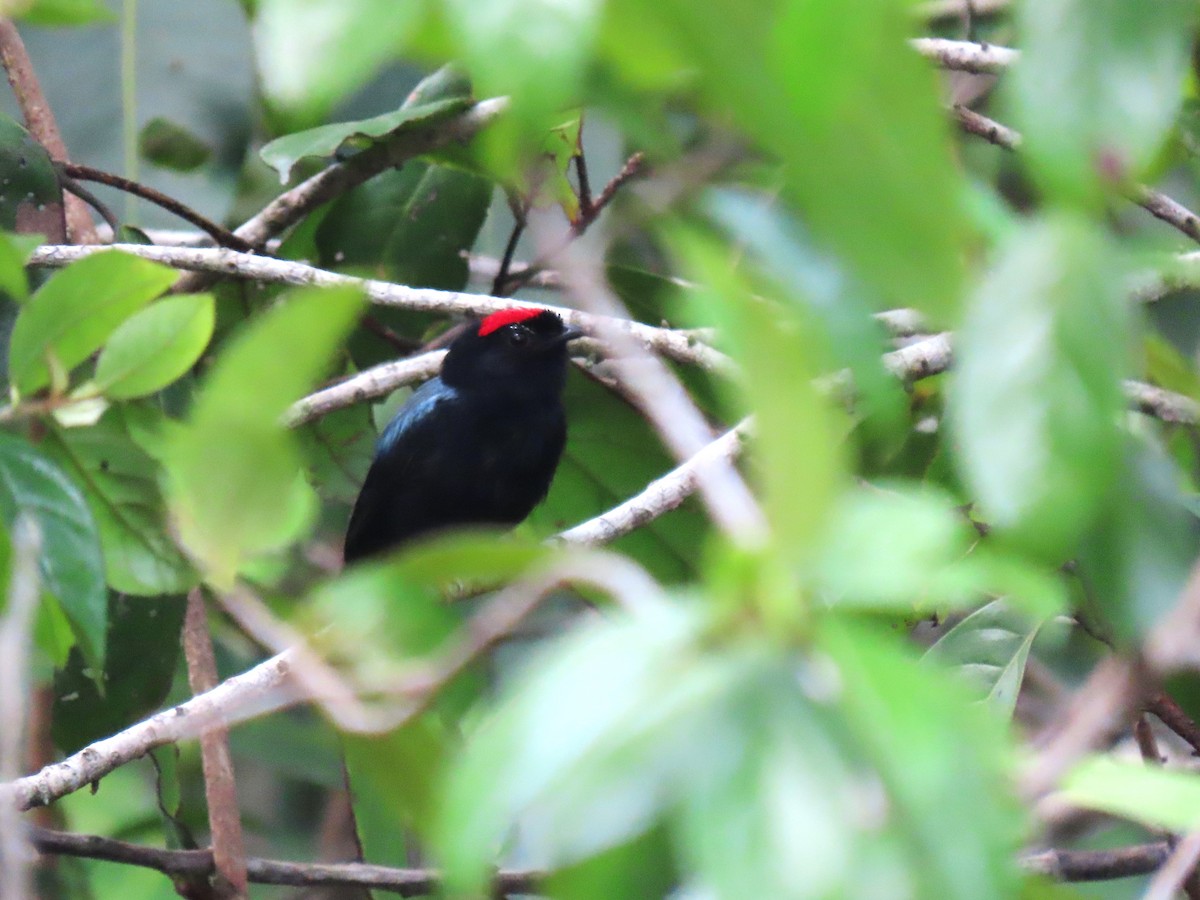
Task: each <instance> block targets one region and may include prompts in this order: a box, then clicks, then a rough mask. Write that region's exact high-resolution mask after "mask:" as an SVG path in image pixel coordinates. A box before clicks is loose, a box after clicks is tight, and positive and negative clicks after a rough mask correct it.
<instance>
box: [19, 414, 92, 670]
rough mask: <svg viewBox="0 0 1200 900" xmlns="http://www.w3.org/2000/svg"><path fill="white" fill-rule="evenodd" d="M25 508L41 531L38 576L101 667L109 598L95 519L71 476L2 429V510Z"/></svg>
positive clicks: (88, 654)
mask: <svg viewBox="0 0 1200 900" xmlns="http://www.w3.org/2000/svg"><path fill="white" fill-rule="evenodd" d="M22 513H24V514H25V515H28V516H30V517H32V518H33V519H35V520H36V521H37V523H38V526H39V527H40V528H41V532H42V561H41V570H42V578H43V579H45V587H46V589H47V590H49V591H50V592H51V593H52V594H54V596H55V597H56V598H58V602H59V604H60V605H61V607H62V610H63V612H65V613H66V615H67V619H68V620H70V622H71V629H72V630H73V631H74V632H75V638H76V640H77V641H78V642H79V649H80V651H81V652H82V653H83V658H84V659H85V660H86V661H87V663H88V665H89V666H90V667H91V668H92V670H93V671H96V672H99V671H100V670H102V669H103V667H104V639H105V632H106V628H107V619H108V600H107V595H106V592H105V589H104V561H103V559H102V558H101V555H100V542H99V540H98V537H97V534H96V523H95V521H94V520H93V519H92V514H91V511H90V510H89V509H88V506H87V503H86V502H85V501H84V499H83V495H82V494H80V492H79V488H77V487H76V486H75V485H74V484H73V483H72V482H71V480H70V479H68V478H67V477H66V476H65V475H64V474H63V473H62V471H60V470H59V468H58V467H57V466H55V465H54V464H53V463H52V462H51V461H50V460H49V459H47V458H46V457H45V456H44V455H42V454H41V453H40V452H38V451H37V450H35V449H34V448H33V447H32V446H30V445H29V444H28V443H27V442H26V441H24V440H22V439H21V438H19V437H16V436H15V435H12V434H7V433H4V432H0V516H2V517H3V519H4V524H5V525H6V526H7V527H8V528H9V529H11V528H12V526H13V523H14V522H15V521H16V519H17V516H19V515H21V514H22Z"/></svg>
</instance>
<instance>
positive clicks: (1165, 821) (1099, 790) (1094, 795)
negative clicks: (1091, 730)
mask: <svg viewBox="0 0 1200 900" xmlns="http://www.w3.org/2000/svg"><path fill="white" fill-rule="evenodd" d="M1060 796H1061V797H1062V798H1063V799H1064V800H1066V801H1067V802H1069V803H1070V804H1071V805H1073V806H1082V807H1084V808H1085V809H1098V810H1101V811H1103V812H1107V813H1111V814H1113V815H1115V816H1121V817H1123V818H1126V819H1132V820H1133V821H1135V822H1142V823H1143V824H1145V825H1148V826H1150V827H1151V828H1164V829H1167V830H1168V831H1175V832H1184V833H1187V832H1191V831H1195V830H1196V828H1197V827H1198V826H1200V777H1197V776H1196V773H1194V772H1180V771H1177V770H1174V769H1164V768H1162V767H1161V766H1147V765H1143V764H1142V763H1132V762H1122V761H1120V760H1116V759H1113V758H1112V757H1109V756H1092V757H1089V758H1088V759H1085V760H1084V761H1083V762H1081V763H1080V764H1079V765H1078V766H1076V767H1075V768H1074V769H1073V770H1072V771H1071V772H1070V774H1068V775H1067V777H1066V779H1065V780H1064V782H1063V787H1062V791H1061V792H1060Z"/></svg>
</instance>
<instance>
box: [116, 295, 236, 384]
mask: <svg viewBox="0 0 1200 900" xmlns="http://www.w3.org/2000/svg"><path fill="white" fill-rule="evenodd" d="M214 322H215V313H214V308H213V297H212V295H211V294H181V295H179V296H175V297H166V298H164V299H162V300H160V301H158V302H157V303H155V304H153V305H152V306H150V307H149V308H147V309H144V310H142V311H141V312H139V313H136V314H135V315H133V316H131V317H130V318H129V319H127V320H126V321H125V322H124V323H122V324H121V325H120V327H118V328H117V330H116V331H114V332H113V333H112V337H111V338H109V340H108V344H107V345H106V346H105V348H104V352H102V353H101V354H100V359H99V360H97V362H96V382H97V384H98V386H99V388H100V389H101V390H102V391H103V392H104V393H105V395H106V396H108V397H110V398H112V399H116V400H122V399H129V398H132V397H141V396H144V395H146V394H153V393H154V392H155V391H159V390H162V389H163V388H164V387H166V386H167V385H168V384H170V383H171V382H172V381H174V380H175V379H176V378H178V377H180V376H181V375H183V374H184V373H185V372H187V371H188V370H189V369H190V368H191V367H192V366H193V365H194V364H195V363H196V360H198V359H199V358H200V354H202V353H203V352H204V350H205V348H206V347H207V346H208V341H209V338H211V337H212V332H213V324H214Z"/></svg>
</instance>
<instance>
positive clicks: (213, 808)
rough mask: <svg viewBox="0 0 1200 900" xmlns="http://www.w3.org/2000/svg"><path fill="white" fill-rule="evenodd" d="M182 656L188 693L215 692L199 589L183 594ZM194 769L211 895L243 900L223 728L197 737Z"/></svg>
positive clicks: (242, 849) (233, 788) (238, 831)
mask: <svg viewBox="0 0 1200 900" xmlns="http://www.w3.org/2000/svg"><path fill="white" fill-rule="evenodd" d="M183 654H184V657H185V660H186V662H187V673H188V686H189V687H191V689H192V693H193V694H196V695H199V694H203V693H206V692H208V691H211V690H212V689H213V688H215V687H216V686H217V684H218V682H219V679H218V677H217V660H216V657H215V656H214V655H213V645H212V637H211V635H210V634H209V632H208V613H207V610H206V609H205V606H204V594H203V593H202V592H201V590H200V588H192V590H191V591H189V592H188V598H187V613H186V615H185V617H184V620H183ZM200 764H201V768H202V770H203V773H204V799H205V802H206V803H207V805H208V824H209V833H210V834H211V835H212V852H213V862H214V864H215V866H216V870H217V871H216V875H217V878H216V884H215V888H216V891H217V895H218V896H220V897H244V896H245V894H246V844H245V841H244V840H243V838H242V819H241V816H240V815H239V813H238V799H237V782H236V780H235V779H234V774H233V759H232V758H231V757H230V755H229V731H228V730H227V729H226V728H224V727H222V726H220V725H214V726H213V727H211V728H208V729H206V730H205V731H202V732H201V733H200Z"/></svg>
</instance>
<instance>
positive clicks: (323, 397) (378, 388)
mask: <svg viewBox="0 0 1200 900" xmlns="http://www.w3.org/2000/svg"><path fill="white" fill-rule="evenodd" d="M445 356H446V351H445V350H434V351H431V352H429V353H422V354H421V355H420V356H411V357H409V358H408V359H400V360H396V361H394V362H387V363H382V364H380V365H378V366H373V367H371V368H370V369H364V370H363V371H362V372H359V373H358V374H357V375H352V376H351V377H349V378H347V379H346V380H345V381H341V382H338V383H337V384H335V385H333V386H332V387H327V388H324V389H322V390H319V391H317V392H316V393H314V394H309V395H308V396H307V397H304V398H303V399H301V400H297V401H296V402H295V403H293V404H292V408H291V409H290V410H288V413H287V416H286V417H285V419H284V421H285V423H286V424H287V425H288V427H289V428H295V427H297V426H300V425H304V424H305V423H307V422H311V421H313V420H314V419H319V418H321V417H322V416H325V415H328V414H329V413H331V412H334V411H335V410H339V409H345V408H346V407H347V406H353V405H354V404H355V403H361V402H362V401H364V400H374V399H376V398H378V397H386V396H387V395H388V394H390V393H391V392H392V391H394V390H397V389H398V388H402V387H404V386H405V385H409V384H416V383H417V382H420V381H428V380H429V379H430V378H432V377H433V376H434V375H436V374H437V373H438V372H440V371H441V368H442V359H443V358H445Z"/></svg>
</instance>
